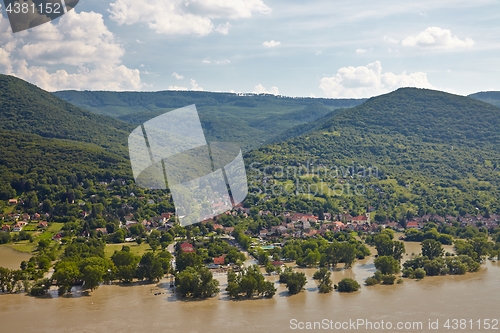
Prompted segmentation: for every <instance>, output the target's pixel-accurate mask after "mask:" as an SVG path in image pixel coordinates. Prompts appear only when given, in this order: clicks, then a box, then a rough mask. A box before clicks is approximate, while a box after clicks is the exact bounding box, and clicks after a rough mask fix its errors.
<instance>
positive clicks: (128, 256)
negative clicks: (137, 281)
mask: <svg viewBox="0 0 500 333" xmlns="http://www.w3.org/2000/svg"><path fill="white" fill-rule="evenodd" d="M111 260H112V261H113V263H114V265H115V266H116V278H117V279H118V280H120V281H122V282H132V280H133V279H134V277H135V276H136V272H137V265H138V264H139V261H140V257H139V256H136V255H134V254H133V253H131V252H130V248H128V249H127V248H126V247H123V248H122V250H121V251H115V253H113V255H112V256H111Z"/></svg>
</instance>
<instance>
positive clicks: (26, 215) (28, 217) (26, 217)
mask: <svg viewBox="0 0 500 333" xmlns="http://www.w3.org/2000/svg"><path fill="white" fill-rule="evenodd" d="M29 220H31V216H30V214H27V213H24V214H23V221H29Z"/></svg>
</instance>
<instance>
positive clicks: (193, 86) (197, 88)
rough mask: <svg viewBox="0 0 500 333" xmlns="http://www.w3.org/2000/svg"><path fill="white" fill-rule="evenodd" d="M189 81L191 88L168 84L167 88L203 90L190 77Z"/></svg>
mask: <svg viewBox="0 0 500 333" xmlns="http://www.w3.org/2000/svg"><path fill="white" fill-rule="evenodd" d="M190 83H191V89H188V88H186V87H181V86H169V87H168V90H182V91H188V90H191V91H203V90H204V89H203V88H202V87H200V86H199V85H198V83H196V80H194V79H191V81H190Z"/></svg>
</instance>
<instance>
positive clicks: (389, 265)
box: [374, 256, 400, 275]
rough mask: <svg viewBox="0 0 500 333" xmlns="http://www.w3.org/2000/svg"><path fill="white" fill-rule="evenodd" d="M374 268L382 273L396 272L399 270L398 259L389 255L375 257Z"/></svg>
mask: <svg viewBox="0 0 500 333" xmlns="http://www.w3.org/2000/svg"><path fill="white" fill-rule="evenodd" d="M374 263H375V268H377V269H378V270H379V271H380V272H381V273H382V274H384V275H387V274H396V273H398V272H399V269H400V267H399V261H397V260H396V259H394V258H393V257H391V256H381V257H378V258H376V259H375V261H374Z"/></svg>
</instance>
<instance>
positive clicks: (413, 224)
mask: <svg viewBox="0 0 500 333" xmlns="http://www.w3.org/2000/svg"><path fill="white" fill-rule="evenodd" d="M406 228H407V229H409V228H415V229H418V222H416V221H410V222H407V223H406Z"/></svg>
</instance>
